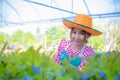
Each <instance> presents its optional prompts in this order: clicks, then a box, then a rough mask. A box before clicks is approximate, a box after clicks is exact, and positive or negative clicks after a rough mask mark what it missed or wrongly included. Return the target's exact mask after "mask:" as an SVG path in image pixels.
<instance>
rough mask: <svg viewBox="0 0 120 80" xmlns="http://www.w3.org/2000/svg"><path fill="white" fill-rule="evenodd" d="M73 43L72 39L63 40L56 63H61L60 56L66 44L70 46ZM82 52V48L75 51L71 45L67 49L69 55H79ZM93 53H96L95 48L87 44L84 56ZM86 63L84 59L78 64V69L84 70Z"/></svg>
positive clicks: (56, 56)
mask: <svg viewBox="0 0 120 80" xmlns="http://www.w3.org/2000/svg"><path fill="white" fill-rule="evenodd" d="M70 43H71V41H70V40H61V42H60V44H59V47H58V52H57V54H56V55H55V63H57V64H59V62H60V56H61V52H62V50H64V49H65V48H66V46H68V45H69V44H70ZM80 52H81V50H79V51H75V52H73V51H72V50H71V49H70V48H69V47H68V48H67V49H66V53H67V54H68V55H69V56H77V55H79V54H80ZM91 54H94V50H93V48H92V47H90V46H86V48H85V49H84V51H83V53H82V56H83V57H86V56H89V55H91ZM85 63H86V61H85V60H82V62H81V64H80V65H79V66H78V68H77V69H78V70H79V71H80V70H82V68H83V65H84V64H85Z"/></svg>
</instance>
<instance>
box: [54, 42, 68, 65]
mask: <svg viewBox="0 0 120 80" xmlns="http://www.w3.org/2000/svg"><path fill="white" fill-rule="evenodd" d="M66 45H67V42H66V41H65V40H61V41H60V43H59V46H58V50H57V53H56V55H55V57H54V61H55V63H56V64H59V62H60V56H61V51H62V50H63V49H64V48H65V46H66Z"/></svg>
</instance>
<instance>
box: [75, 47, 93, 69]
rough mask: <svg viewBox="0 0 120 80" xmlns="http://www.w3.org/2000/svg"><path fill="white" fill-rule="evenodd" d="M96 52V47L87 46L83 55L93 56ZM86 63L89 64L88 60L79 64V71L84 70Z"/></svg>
mask: <svg viewBox="0 0 120 80" xmlns="http://www.w3.org/2000/svg"><path fill="white" fill-rule="evenodd" d="M94 53H95V52H94V49H93V48H92V47H90V46H88V47H86V48H85V50H84V52H83V54H82V56H83V57H91V56H92V55H93V54H94ZM85 64H87V61H86V60H82V61H81V64H80V65H79V66H78V68H77V69H78V70H79V71H81V70H83V67H84V65H85Z"/></svg>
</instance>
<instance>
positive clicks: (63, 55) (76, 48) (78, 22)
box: [55, 14, 102, 70]
mask: <svg viewBox="0 0 120 80" xmlns="http://www.w3.org/2000/svg"><path fill="white" fill-rule="evenodd" d="M63 24H64V25H65V26H66V27H67V28H69V29H71V33H70V39H71V40H61V42H60V44H59V47H58V52H57V54H56V55H55V63H57V64H61V65H63V61H64V60H65V59H66V60H67V61H69V64H70V65H73V66H75V67H77V69H78V70H82V68H83V65H84V64H86V61H85V60H83V59H82V57H88V56H91V55H92V54H94V50H93V48H92V47H91V46H87V45H86V43H87V42H88V39H89V37H90V36H99V35H101V34H102V33H101V32H99V31H97V30H95V29H93V28H92V18H91V17H89V16H87V15H84V14H77V16H76V17H75V19H74V21H69V20H63Z"/></svg>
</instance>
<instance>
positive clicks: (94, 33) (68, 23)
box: [63, 20, 102, 36]
mask: <svg viewBox="0 0 120 80" xmlns="http://www.w3.org/2000/svg"><path fill="white" fill-rule="evenodd" d="M63 24H64V25H65V26H66V27H67V28H69V29H72V28H77V29H81V30H84V31H86V32H88V33H90V34H91V35H92V36H99V35H101V34H102V32H100V31H97V30H95V29H92V28H90V27H87V26H85V25H83V24H78V23H75V22H72V21H69V20H63Z"/></svg>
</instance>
